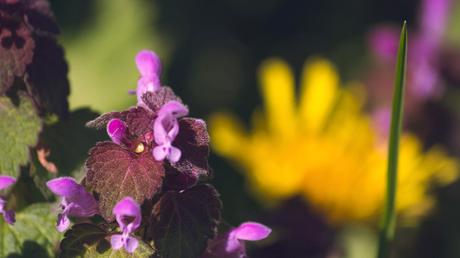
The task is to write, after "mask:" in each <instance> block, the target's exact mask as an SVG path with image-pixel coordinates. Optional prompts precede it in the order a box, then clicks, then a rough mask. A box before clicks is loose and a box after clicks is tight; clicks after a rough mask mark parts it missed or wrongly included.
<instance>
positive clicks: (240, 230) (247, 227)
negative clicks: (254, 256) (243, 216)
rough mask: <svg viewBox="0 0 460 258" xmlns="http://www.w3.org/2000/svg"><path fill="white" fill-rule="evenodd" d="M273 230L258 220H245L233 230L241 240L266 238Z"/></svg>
mask: <svg viewBox="0 0 460 258" xmlns="http://www.w3.org/2000/svg"><path fill="white" fill-rule="evenodd" d="M271 232H272V230H271V229H270V228H269V227H267V226H265V225H262V224H260V223H257V222H245V223H243V224H241V225H240V226H239V227H237V228H236V229H234V230H233V233H234V236H235V237H236V238H237V239H239V240H246V241H258V240H262V239H265V238H266V237H268V235H270V233H271Z"/></svg>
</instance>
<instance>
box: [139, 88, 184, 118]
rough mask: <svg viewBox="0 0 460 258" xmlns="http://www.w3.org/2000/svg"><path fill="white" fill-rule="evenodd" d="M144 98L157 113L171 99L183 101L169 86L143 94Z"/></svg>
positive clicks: (148, 105) (146, 103)
mask: <svg viewBox="0 0 460 258" xmlns="http://www.w3.org/2000/svg"><path fill="white" fill-rule="evenodd" d="M142 100H143V101H144V103H145V105H147V107H149V108H150V110H152V111H153V112H154V113H157V112H158V111H159V110H160V108H161V107H162V106H163V105H164V104H166V103H168V102H169V101H171V100H175V101H179V102H182V101H181V99H180V98H179V97H178V96H176V94H174V91H173V90H172V89H171V88H169V87H161V88H159V89H158V90H156V91H155V92H147V93H145V94H144V95H142Z"/></svg>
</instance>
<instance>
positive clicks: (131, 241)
mask: <svg viewBox="0 0 460 258" xmlns="http://www.w3.org/2000/svg"><path fill="white" fill-rule="evenodd" d="M138 245H139V241H138V240H137V239H136V238H134V237H127V238H126V242H125V250H126V252H128V253H133V252H134V251H135V250H136V248H137V246H138Z"/></svg>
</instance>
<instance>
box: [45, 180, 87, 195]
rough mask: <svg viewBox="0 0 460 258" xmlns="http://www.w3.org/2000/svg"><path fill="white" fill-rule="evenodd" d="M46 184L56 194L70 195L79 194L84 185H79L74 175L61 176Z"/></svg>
mask: <svg viewBox="0 0 460 258" xmlns="http://www.w3.org/2000/svg"><path fill="white" fill-rule="evenodd" d="M46 186H47V187H48V189H50V190H51V192H53V193H54V194H56V195H59V196H62V197H70V196H73V195H78V194H79V193H80V192H81V190H82V189H83V186H81V185H79V184H78V183H77V182H76V181H75V179H73V178H72V177H59V178H55V179H52V180H50V181H48V182H46Z"/></svg>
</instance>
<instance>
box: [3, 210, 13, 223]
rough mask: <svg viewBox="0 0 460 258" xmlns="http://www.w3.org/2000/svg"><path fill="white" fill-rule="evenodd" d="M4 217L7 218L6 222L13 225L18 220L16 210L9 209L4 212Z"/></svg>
mask: <svg viewBox="0 0 460 258" xmlns="http://www.w3.org/2000/svg"><path fill="white" fill-rule="evenodd" d="M3 218H4V219H5V221H6V223H8V224H10V225H13V224H14V222H16V215H15V213H14V211H12V210H8V211H4V212H3Z"/></svg>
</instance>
